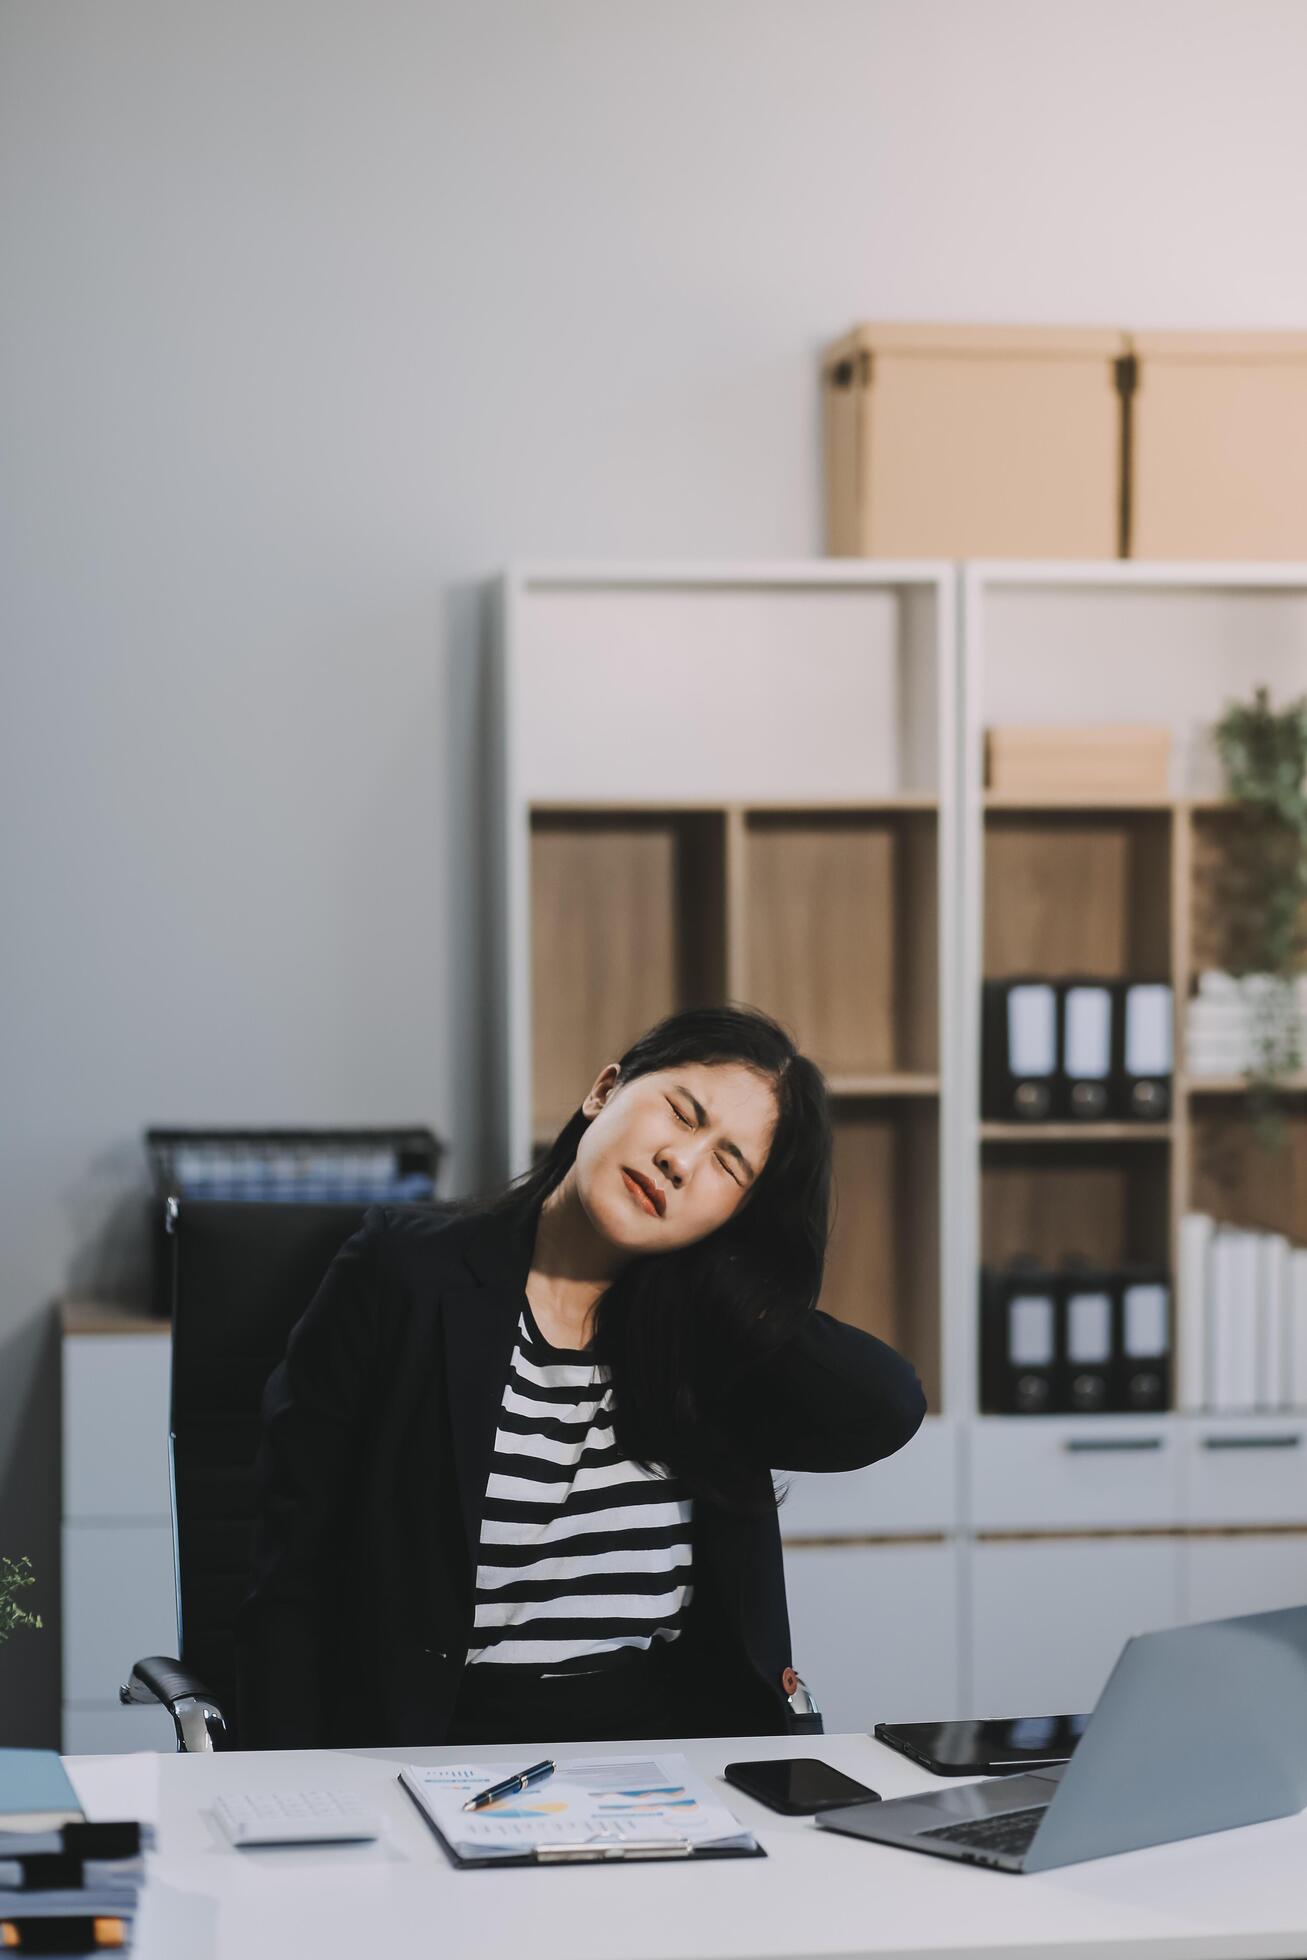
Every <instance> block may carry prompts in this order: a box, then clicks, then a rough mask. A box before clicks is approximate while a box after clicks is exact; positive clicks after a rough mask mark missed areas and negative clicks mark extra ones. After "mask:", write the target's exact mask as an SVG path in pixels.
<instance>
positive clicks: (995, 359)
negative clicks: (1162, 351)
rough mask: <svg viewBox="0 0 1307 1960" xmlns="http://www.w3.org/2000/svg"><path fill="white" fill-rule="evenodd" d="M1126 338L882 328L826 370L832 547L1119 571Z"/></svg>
mask: <svg viewBox="0 0 1307 1960" xmlns="http://www.w3.org/2000/svg"><path fill="white" fill-rule="evenodd" d="M1125 354H1126V338H1125V335H1124V334H1122V333H1118V332H1116V331H1115V330H1104V329H1101V328H1089V329H1083V330H1081V329H1075V328H1066V327H967V326H952V325H946V326H904V325H871V326H862V327H858V328H856V329H855V330H854V331H853V332H852V333H851V334H847V335H846V336H845V337H844V338H843V339H842V340H840V341H837V342H836V343H835V345H834V346H832V347H829V348H827V350H826V353H825V355H824V357H823V367H822V380H823V398H824V404H825V425H826V436H825V439H826V499H827V549H828V550H829V551H831V552H833V553H835V554H837V555H845V556H852V557H872V558H1011V557H1016V558H1115V557H1116V556H1117V555H1118V553H1119V551H1120V548H1121V524H1122V510H1123V504H1122V496H1123V492H1122V475H1121V472H1122V426H1123V425H1122V402H1121V396H1120V394H1119V392H1118V390H1119V384H1120V379H1121V367H1120V364H1121V362H1122V361H1123V359H1124V357H1125Z"/></svg>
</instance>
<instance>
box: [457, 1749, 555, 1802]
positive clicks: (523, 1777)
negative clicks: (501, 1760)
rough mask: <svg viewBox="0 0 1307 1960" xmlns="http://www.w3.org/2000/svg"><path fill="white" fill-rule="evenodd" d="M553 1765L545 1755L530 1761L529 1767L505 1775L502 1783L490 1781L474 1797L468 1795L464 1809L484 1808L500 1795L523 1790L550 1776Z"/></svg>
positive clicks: (512, 1794)
mask: <svg viewBox="0 0 1307 1960" xmlns="http://www.w3.org/2000/svg"><path fill="white" fill-rule="evenodd" d="M553 1773H554V1766H553V1764H552V1763H551V1762H550V1760H549V1758H548V1757H547V1756H546V1757H545V1760H544V1761H543V1762H542V1763H532V1765H531V1767H530V1769H523V1770H519V1771H518V1773H517V1775H516V1776H506V1777H505V1778H504V1781H503V1782H502V1783H492V1784H491V1786H490V1788H489V1789H488V1790H482V1791H480V1793H479V1794H478V1795H477V1796H475V1797H469V1798H468V1800H467V1802H466V1803H465V1804H464V1805H463V1808H464V1810H484V1809H485V1806H486V1805H487V1804H488V1803H497V1802H498V1801H499V1799H500V1797H511V1796H515V1795H516V1793H517V1792H518V1791H519V1790H525V1789H526V1787H527V1785H528V1784H530V1783H539V1782H540V1781H541V1780H542V1779H543V1778H544V1777H546V1776H552V1775H553Z"/></svg>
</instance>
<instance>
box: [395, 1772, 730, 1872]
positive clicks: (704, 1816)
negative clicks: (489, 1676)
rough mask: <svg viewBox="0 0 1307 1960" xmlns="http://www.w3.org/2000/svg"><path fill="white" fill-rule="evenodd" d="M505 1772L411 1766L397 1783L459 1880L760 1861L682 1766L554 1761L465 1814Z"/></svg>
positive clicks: (722, 1806)
mask: <svg viewBox="0 0 1307 1960" xmlns="http://www.w3.org/2000/svg"><path fill="white" fill-rule="evenodd" d="M504 1774H505V1765H504V1764H503V1763H475V1762H473V1763H436V1764H419V1763H413V1764H410V1765H409V1767H408V1768H407V1769H404V1770H401V1771H400V1777H399V1780H400V1782H401V1783H402V1784H403V1786H404V1788H405V1789H406V1790H407V1792H408V1794H409V1796H410V1797H411V1798H412V1799H413V1801H414V1803H415V1804H416V1805H417V1807H418V1810H419V1811H420V1812H421V1814H422V1816H423V1817H424V1818H425V1819H426V1821H427V1823H428V1824H429V1825H430V1826H431V1829H432V1830H433V1831H434V1832H435V1835H436V1837H437V1838H438V1839H439V1841H440V1843H441V1845H442V1846H443V1847H444V1850H445V1852H446V1854H447V1856H448V1858H449V1860H450V1862H451V1864H454V1865H457V1866H458V1867H459V1868H460V1870H468V1869H472V1868H475V1867H484V1866H496V1865H586V1864H593V1865H599V1864H636V1863H647V1862H652V1861H654V1860H657V1859H672V1858H765V1857H766V1855H767V1854H766V1852H765V1851H764V1850H763V1848H762V1846H761V1845H760V1844H759V1843H758V1840H757V1839H756V1838H755V1837H754V1835H753V1833H752V1831H749V1830H746V1829H745V1827H744V1825H743V1824H741V1822H740V1820H739V1818H738V1817H736V1816H735V1814H734V1812H733V1811H731V1810H729V1809H728V1808H727V1806H726V1805H725V1804H724V1803H722V1802H721V1800H720V1799H719V1798H718V1797H716V1796H714V1794H713V1793H712V1791H711V1790H710V1789H709V1788H708V1786H707V1784H706V1783H704V1782H703V1780H702V1779H701V1778H700V1777H698V1776H696V1775H695V1773H694V1771H693V1770H692V1769H691V1768H690V1766H689V1764H688V1763H687V1762H686V1760H685V1757H684V1756H646V1757H640V1758H629V1759H628V1758H626V1757H616V1756H594V1757H580V1756H577V1757H570V1758H561V1759H560V1760H559V1763H558V1767H557V1769H556V1770H555V1772H554V1774H553V1776H551V1777H548V1778H546V1779H545V1780H544V1781H543V1782H540V1783H534V1784H532V1785H531V1786H530V1788H529V1789H526V1790H522V1791H518V1792H516V1793H515V1794H514V1795H512V1796H508V1797H503V1798H501V1799H500V1800H499V1802H498V1803H493V1804H487V1805H486V1807H485V1808H484V1809H483V1810H477V1811H465V1810H464V1809H463V1805H464V1803H465V1802H466V1801H467V1799H468V1798H469V1797H471V1796H475V1795H476V1794H477V1792H478V1791H481V1790H485V1789H488V1788H489V1787H490V1785H491V1784H493V1783H495V1782H497V1781H498V1780H499V1779H500V1778H502V1777H503V1775H504Z"/></svg>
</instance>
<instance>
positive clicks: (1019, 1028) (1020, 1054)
mask: <svg viewBox="0 0 1307 1960" xmlns="http://www.w3.org/2000/svg"><path fill="white" fill-rule="evenodd" d="M1057 1019H1058V1017H1057V990H1056V988H1055V987H1054V986H1053V984H1052V982H1051V981H1047V980H1037V979H1035V980H987V981H986V982H985V988H984V997H983V1002H982V1031H983V1071H982V1084H983V1087H982V1105H983V1109H984V1114H985V1115H986V1117H988V1118H990V1119H991V1120H993V1121H995V1122H1000V1123H1011V1122H1018V1123H1042V1122H1046V1121H1047V1120H1048V1119H1049V1117H1051V1116H1052V1115H1054V1113H1055V1109H1056V1095H1057V1080H1058V1077H1057V1054H1058V1044H1057Z"/></svg>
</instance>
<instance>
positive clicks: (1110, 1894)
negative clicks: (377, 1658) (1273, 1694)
mask: <svg viewBox="0 0 1307 1960" xmlns="http://www.w3.org/2000/svg"><path fill="white" fill-rule="evenodd" d="M651 1746H653V1747H661V1748H662V1749H664V1750H668V1751H670V1750H682V1751H684V1753H685V1755H686V1756H688V1757H689V1759H690V1761H691V1762H692V1763H693V1764H694V1765H695V1767H696V1768H697V1769H698V1770H699V1771H700V1772H701V1773H702V1774H703V1775H705V1776H706V1777H708V1778H709V1779H712V1778H715V1777H717V1776H718V1775H719V1774H720V1771H721V1768H722V1765H723V1764H724V1763H727V1762H733V1761H741V1760H746V1759H748V1758H750V1757H759V1756H786V1755H789V1756H810V1755H815V1756H820V1757H821V1758H822V1759H823V1760H825V1761H827V1762H830V1763H833V1764H834V1765H835V1766H836V1767H837V1768H839V1769H843V1770H846V1771H847V1772H848V1773H849V1774H850V1775H851V1776H855V1777H857V1778H858V1779H859V1781H861V1782H863V1783H868V1784H870V1785H871V1786H872V1787H873V1788H874V1789H877V1790H879V1791H880V1792H881V1794H882V1796H885V1797H894V1796H906V1795H908V1794H909V1793H911V1792H912V1791H915V1790H920V1789H923V1788H938V1787H939V1782H938V1779H936V1778H934V1777H932V1776H930V1775H929V1774H928V1773H927V1772H926V1771H924V1770H919V1769H917V1768H915V1767H914V1766H913V1765H912V1764H911V1763H909V1762H908V1761H907V1760H906V1759H905V1758H904V1757H901V1756H899V1755H897V1754H896V1753H895V1752H894V1751H893V1750H891V1749H886V1748H884V1747H883V1746H882V1745H881V1744H880V1743H877V1742H874V1741H873V1740H872V1739H871V1738H870V1737H869V1736H865V1735H839V1736H815V1737H803V1738H790V1737H786V1738H780V1737H776V1736H765V1737H758V1738H756V1739H749V1738H747V1737H730V1738H719V1739H715V1740H711V1741H686V1742H667V1743H664V1744H661V1745H649V1744H630V1743H625V1744H623V1743H610V1744H607V1745H605V1744H593V1745H591V1744H587V1745H585V1748H584V1751H583V1753H585V1754H587V1755H598V1754H605V1755H629V1754H632V1753H645V1752H647V1751H648V1750H649V1749H650V1747H651ZM579 1747H580V1746H579V1745H575V1744H569V1745H560V1746H559V1747H558V1749H557V1751H556V1752H555V1753H558V1754H566V1753H578V1752H579ZM532 1753H533V1755H534V1756H536V1757H538V1756H540V1755H543V1754H547V1753H550V1752H549V1750H548V1749H547V1747H545V1746H542V1747H541V1748H539V1749H535V1750H534V1751H533V1752H532ZM467 1754H468V1752H467V1751H466V1750H462V1751H453V1750H448V1749H415V1750H370V1751H369V1750H364V1751H358V1752H350V1753H348V1754H346V1753H333V1754H321V1753H318V1754H315V1753H311V1752H305V1753H298V1752H289V1751H288V1752H285V1753H273V1752H269V1753H259V1754H250V1755H240V1754H233V1755H225V1756H147V1755H131V1756H74V1757H70V1758H68V1768H69V1771H70V1774H71V1775H72V1778H73V1781H74V1783H75V1784H76V1785H77V1788H78V1791H79V1793H80V1795H81V1798H82V1802H83V1804H84V1805H85V1807H86V1809H87V1812H88V1814H89V1815H91V1816H93V1817H95V1816H98V1817H110V1816H124V1815H128V1816H139V1817H142V1818H150V1819H152V1820H153V1821H154V1822H155V1823H156V1824H157V1826H158V1830H159V1848H158V1852H157V1854H156V1855H155V1857H154V1859H153V1860H152V1869H151V1878H150V1884H149V1887H148V1890H147V1894H146V1904H145V1908H144V1912H143V1916H142V1921H141V1926H140V1935H139V1939H138V1942H137V1947H136V1952H137V1954H138V1955H139V1960H176V1956H177V1955H179V1954H185V1956H186V1960H286V1956H287V1955H295V1956H302V1960H310V1956H312V1960H337V1957H338V1956H339V1960H346V1956H360V1955H361V1956H365V1960H391V1956H396V1957H397V1960H409V1956H411V1955H418V1954H436V1955H439V1956H440V1960H463V1956H467V1957H468V1960H472V1956H475V1960H493V1956H497V1955H500V1954H507V1953H512V1954H521V1955H529V1956H530V1957H531V1960H800V1957H801V1956H802V1960H817V1957H818V1956H826V1955H831V1956H835V1955H838V1956H842V1957H845V1956H851V1955H863V1954H866V1955H871V1954H876V1955H901V1956H905V1957H906V1956H909V1955H911V1956H914V1960H919V1957H920V1956H923V1955H932V1956H946V1955H947V1956H958V1957H960V1956H963V1955H971V1956H974V1955H984V1956H987V1960H999V1956H1008V1955H1012V1954H1025V1955H1029V1956H1031V1960H1034V1956H1037V1955H1044V1954H1049V1953H1057V1954H1058V1955H1060V1956H1064V1960H1088V1957H1089V1956H1090V1955H1099V1954H1103V1953H1106V1952H1108V1951H1109V1950H1110V1951H1111V1952H1112V1953H1113V1954H1115V1955H1117V1956H1118V1957H1119V1960H1120V1957H1123V1956H1131V1955H1145V1956H1148V1960H1171V1957H1172V1956H1188V1957H1191V1960H1198V1957H1199V1956H1201V1957H1202V1960H1218V1956H1219V1960H1288V1957H1289V1956H1301V1955H1303V1954H1305V1953H1307V1886H1304V1882H1303V1872H1304V1869H1305V1868H1307V1814H1303V1815H1301V1816H1298V1817H1287V1818H1281V1819H1278V1820H1277V1821H1275V1822H1273V1823H1269V1824H1257V1825H1253V1826H1250V1827H1248V1828H1246V1829H1243V1830H1238V1831H1224V1832H1222V1833H1220V1834H1219V1835H1218V1836H1213V1837H1205V1838H1193V1839H1190V1840H1188V1841H1187V1842H1185V1843H1181V1844H1170V1845H1160V1846H1157V1847H1156V1848H1154V1849H1151V1850H1148V1851H1137V1852H1132V1853H1130V1854H1128V1855H1127V1856H1123V1857H1117V1858H1103V1859H1099V1860H1097V1861H1095V1862H1094V1863H1092V1864H1083V1865H1071V1866H1068V1867H1066V1868H1065V1869H1064V1870H1062V1871H1055V1872H1041V1873H1038V1874H1036V1875H1034V1876H1032V1877H1029V1878H1025V1877H1014V1876H1011V1875H1009V1874H1007V1873H1004V1872H994V1871H983V1870H979V1869H977V1868H976V1867H974V1866H969V1865H961V1864H955V1863H953V1862H952V1861H951V1860H945V1859H942V1858H929V1857H923V1856H922V1855H920V1854H919V1853H916V1852H909V1851H895V1850H893V1849H891V1848H890V1847H888V1846H881V1845H874V1844H868V1843H865V1842H861V1841H859V1840H857V1839H854V1838H842V1837H838V1836H836V1835H834V1834H833V1833H831V1832H827V1831H819V1830H818V1829H817V1828H816V1827H815V1825H814V1824H813V1823H812V1821H811V1819H809V1818H799V1817H794V1818H790V1817H779V1816H777V1815H775V1814H774V1813H773V1812H772V1811H769V1810H766V1809H764V1808H763V1807H762V1806H761V1805H759V1804H755V1803H754V1802H752V1801H751V1799H749V1798H748V1797H746V1796H744V1795H743V1794H742V1792H740V1791H738V1790H734V1789H732V1788H731V1787H730V1786H729V1785H726V1784H723V1785H721V1786H720V1787H721V1789H722V1791H723V1794H724V1795H725V1797H726V1799H727V1801H728V1802H729V1804H730V1805H731V1807H732V1809H733V1810H735V1812H736V1813H737V1815H738V1816H739V1817H740V1818H741V1819H743V1820H744V1821H745V1822H747V1823H748V1824H749V1825H750V1827H751V1828H752V1829H753V1830H754V1831H755V1832H756V1833H757V1835H758V1837H759V1839H760V1841H761V1842H762V1843H763V1844H764V1845H765V1847H766V1849H767V1853H768V1856H767V1858H766V1860H765V1861H764V1860H762V1859H744V1860H740V1861H739V1862H736V1861H734V1860H729V1859H727V1860H723V1861H721V1862H714V1863H710V1864H703V1865H693V1866H686V1865H677V1864H666V1865H645V1866H627V1867H621V1868H619V1867H612V1868H607V1869H605V1868H601V1867H597V1866H591V1867H588V1868H574V1869H570V1870H567V1869H558V1868H555V1869H553V1870H549V1871H531V1870H526V1869H519V1870H513V1871H502V1872H479V1871H471V1872H463V1871H456V1870H454V1869H453V1867H452V1866H450V1865H449V1864H448V1863H447V1862H446V1859H445V1856H444V1853H443V1852H442V1851H441V1849H440V1846H439V1845H438V1844H437V1843H436V1841H435V1839H434V1838H433V1837H432V1836H431V1834H430V1832H429V1831H428V1829H427V1827H426V1825H425V1824H424V1823H423V1821H422V1819H421V1818H420V1817H419V1816H418V1814H417V1812H416V1810H415V1809H414V1807H413V1805H412V1803H411V1802H410V1801H409V1799H408V1798H407V1796H406V1795H405V1794H404V1792H403V1791H402V1790H401V1789H400V1788H399V1786H398V1784H397V1783H396V1781H395V1777H396V1773H397V1769H398V1766H399V1765H400V1764H402V1763H405V1762H428V1763H433V1762H440V1761H453V1760H456V1759H457V1758H458V1757H462V1758H463V1759H466V1758H467ZM476 1754H477V1756H478V1757H482V1756H484V1757H485V1758H486V1759H487V1760H489V1761H505V1762H511V1763H515V1764H516V1763H520V1761H521V1760H522V1751H521V1750H520V1749H502V1748H501V1749H485V1750H478V1751H477V1752H476ZM323 1784H330V1785H332V1786H334V1787H353V1788H357V1789H359V1790H363V1791H366V1792H367V1793H368V1795H369V1796H370V1797H371V1798H372V1799H373V1801H375V1802H378V1803H379V1804H380V1805H381V1806H382V1808H383V1810H384V1813H385V1816H386V1819H387V1825H388V1836H387V1839H386V1840H385V1841H383V1842H381V1843H379V1844H376V1845H358V1846H344V1847H339V1848H337V1849H334V1850H322V1849H315V1850H277V1851H262V1852H236V1851H233V1850H231V1849H230V1848H229V1847H228V1845H227V1842H226V1839H225V1838H223V1837H222V1836H221V1835H220V1834H219V1832H218V1827H217V1824H216V1823H215V1821H214V1819H213V1816H212V1805H213V1799H214V1796H215V1795H216V1793H217V1792H219V1791H220V1790H248V1789H258V1788H259V1787H260V1786H262V1787H292V1788H293V1787H297V1786H310V1787H312V1786H318V1787H321V1786H322V1785H323Z"/></svg>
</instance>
